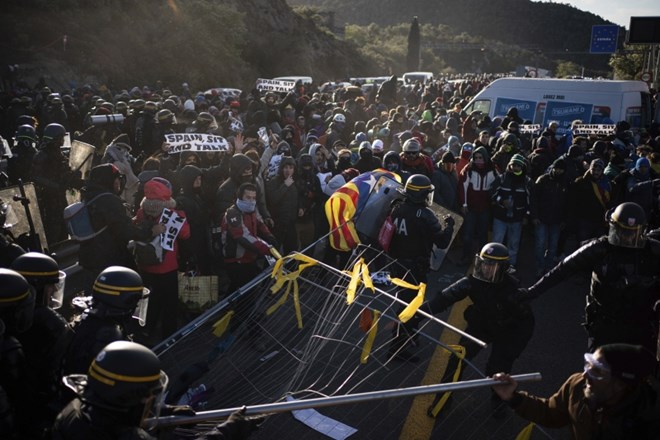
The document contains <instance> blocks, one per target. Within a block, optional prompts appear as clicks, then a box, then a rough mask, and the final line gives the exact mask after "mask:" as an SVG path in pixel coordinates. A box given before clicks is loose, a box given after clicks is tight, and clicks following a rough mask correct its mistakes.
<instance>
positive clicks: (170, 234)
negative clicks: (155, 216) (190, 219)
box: [160, 209, 186, 251]
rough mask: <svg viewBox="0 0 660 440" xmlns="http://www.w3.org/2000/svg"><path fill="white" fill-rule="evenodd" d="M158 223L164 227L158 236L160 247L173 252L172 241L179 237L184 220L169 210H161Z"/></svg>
mask: <svg viewBox="0 0 660 440" xmlns="http://www.w3.org/2000/svg"><path fill="white" fill-rule="evenodd" d="M160 222H161V223H162V224H164V225H165V232H163V233H162V234H160V245H161V246H162V248H163V249H166V250H168V251H172V250H174V240H176V238H177V237H178V236H179V232H181V228H183V224H184V223H185V222H186V219H185V218H184V217H181V216H180V215H179V214H177V213H176V212H174V211H172V210H171V209H163V213H162V214H161V215H160Z"/></svg>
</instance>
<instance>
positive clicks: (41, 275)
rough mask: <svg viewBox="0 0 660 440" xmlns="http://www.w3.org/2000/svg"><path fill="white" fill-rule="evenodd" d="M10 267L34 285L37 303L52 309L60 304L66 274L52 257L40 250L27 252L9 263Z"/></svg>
mask: <svg viewBox="0 0 660 440" xmlns="http://www.w3.org/2000/svg"><path fill="white" fill-rule="evenodd" d="M11 269H12V270H15V271H16V272H18V273H20V274H21V275H23V277H25V279H26V280H27V282H28V283H30V284H31V285H32V286H33V287H34V289H35V291H36V300H37V304H41V305H45V306H49V307H51V308H53V309H58V308H60V307H61V306H62V298H63V296H64V282H65V280H66V274H65V273H64V272H63V271H61V270H60V269H59V266H58V265H57V262H56V261H55V260H54V259H53V258H52V257H50V256H48V255H46V254H42V253H40V252H28V253H25V254H23V255H20V256H19V257H17V258H16V259H15V260H14V261H13V262H12V263H11ZM49 286H52V287H49Z"/></svg>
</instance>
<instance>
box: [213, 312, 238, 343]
mask: <svg viewBox="0 0 660 440" xmlns="http://www.w3.org/2000/svg"><path fill="white" fill-rule="evenodd" d="M232 316H234V311H233V310H230V311H228V312H227V313H225V316H223V317H222V318H220V319H218V320H217V321H216V323H215V324H213V335H214V336H215V337H216V338H219V337H221V336H222V335H224V334H225V332H226V331H227V327H229V321H231V317H232Z"/></svg>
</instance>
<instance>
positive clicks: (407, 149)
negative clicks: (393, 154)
mask: <svg viewBox="0 0 660 440" xmlns="http://www.w3.org/2000/svg"><path fill="white" fill-rule="evenodd" d="M401 149H402V150H403V152H404V153H419V152H420V151H422V146H421V145H420V144H419V141H418V140H417V139H415V138H410V139H408V140H407V141H405V142H404V143H403V147H401Z"/></svg>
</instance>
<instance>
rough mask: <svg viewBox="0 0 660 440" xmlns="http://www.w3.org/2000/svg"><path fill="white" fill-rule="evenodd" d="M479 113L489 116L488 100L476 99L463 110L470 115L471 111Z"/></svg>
mask: <svg viewBox="0 0 660 440" xmlns="http://www.w3.org/2000/svg"><path fill="white" fill-rule="evenodd" d="M475 110H477V111H480V112H481V113H483V114H484V115H488V114H490V100H489V99H478V100H476V101H472V102H471V103H470V105H468V106H467V107H466V108H465V111H466V112H467V113H468V114H470V113H472V112H473V111H475Z"/></svg>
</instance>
